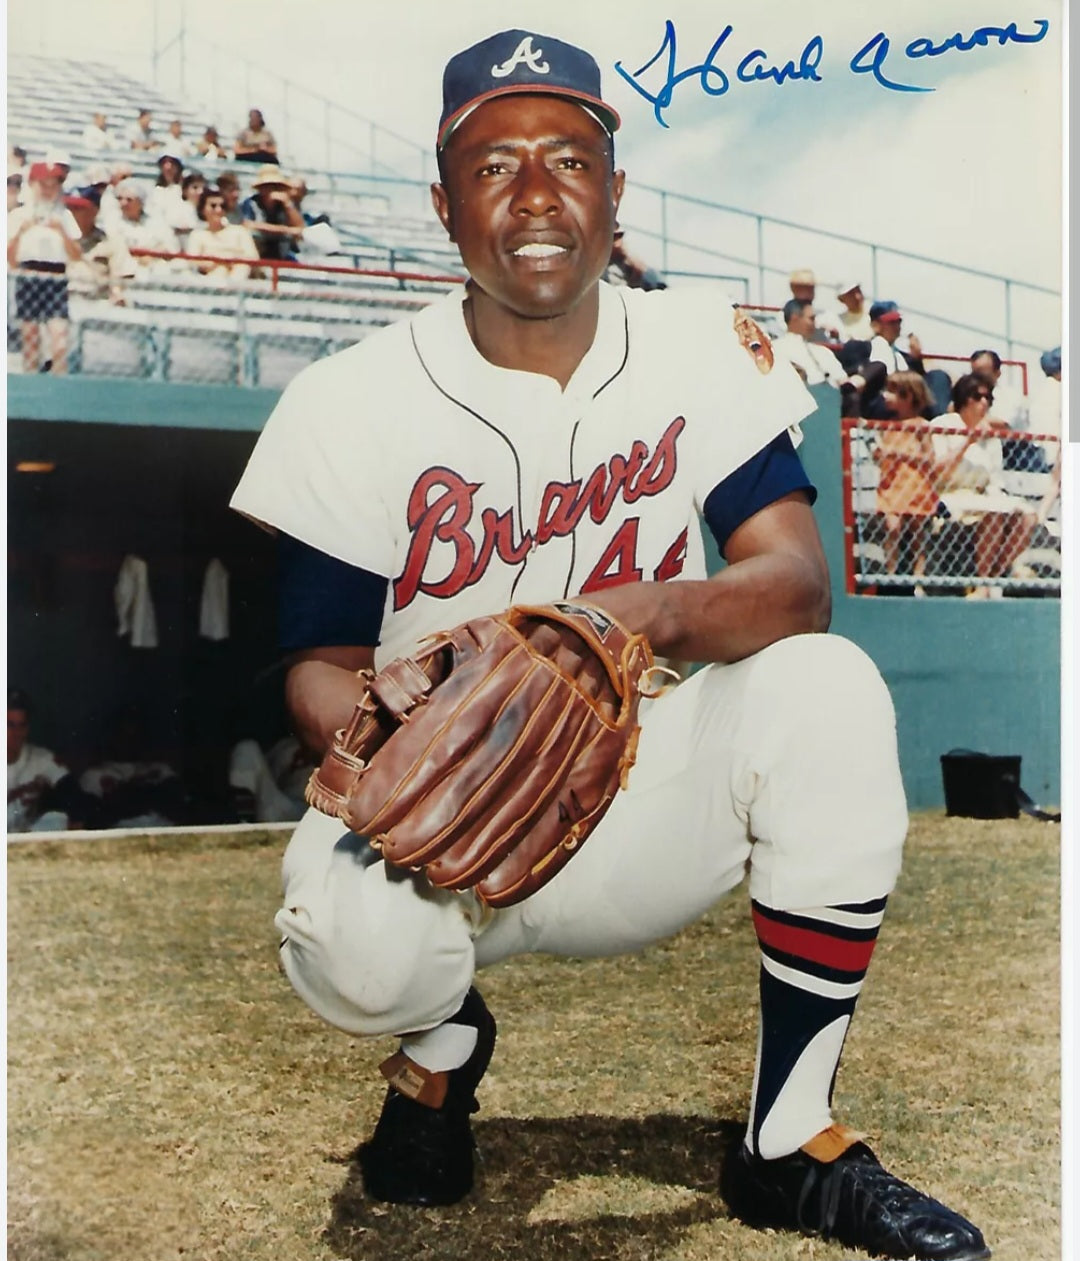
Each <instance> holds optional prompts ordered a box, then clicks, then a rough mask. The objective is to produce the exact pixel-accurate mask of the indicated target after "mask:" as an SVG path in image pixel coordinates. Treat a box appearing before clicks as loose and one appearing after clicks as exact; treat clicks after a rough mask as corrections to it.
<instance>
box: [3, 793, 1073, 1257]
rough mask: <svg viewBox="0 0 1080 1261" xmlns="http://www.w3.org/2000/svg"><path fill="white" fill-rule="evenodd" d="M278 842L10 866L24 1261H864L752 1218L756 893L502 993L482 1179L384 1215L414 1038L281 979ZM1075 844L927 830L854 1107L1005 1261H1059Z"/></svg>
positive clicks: (537, 968)
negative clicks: (745, 1135) (1071, 847)
mask: <svg viewBox="0 0 1080 1261" xmlns="http://www.w3.org/2000/svg"><path fill="white" fill-rule="evenodd" d="M281 844H282V842H281V838H280V837H274V838H269V837H262V836H261V835H258V834H256V835H255V836H252V835H247V836H244V837H242V838H241V837H236V836H225V835H207V836H202V837H194V838H193V837H183V838H157V839H154V838H146V839H134V838H123V839H121V838H116V839H108V840H102V841H98V842H94V843H82V844H78V843H66V844H65V843H52V842H47V843H42V844H40V845H19V846H12V847H11V848H10V849H9V851H8V1003H9V1008H8V1020H9V1023H8V1052H9V1067H8V1219H9V1242H8V1256H9V1258H11V1259H13V1261H61V1259H64V1261H177V1259H183V1261H189V1259H195V1261H217V1259H221V1261H226V1259H227V1261H271V1259H272V1261H308V1259H311V1261H330V1259H331V1258H342V1259H350V1261H351V1259H354V1258H355V1259H356V1261H360V1259H361V1258H362V1259H364V1261H411V1259H412V1258H445V1259H447V1261H465V1259H466V1258H470V1259H471V1258H483V1259H484V1261H488V1259H491V1261H555V1259H556V1258H558V1259H560V1261H601V1259H603V1261H644V1259H645V1258H650V1259H651V1258H656V1259H660V1258H663V1259H664V1261H705V1259H706V1258H723V1259H724V1261H751V1259H753V1261H781V1259H783V1261H789V1259H796V1258H800V1259H806V1258H814V1259H816V1261H840V1259H841V1258H844V1257H850V1255H851V1254H850V1251H845V1250H844V1249H841V1248H838V1247H835V1246H833V1245H827V1244H823V1243H821V1242H820V1241H811V1240H807V1239H800V1238H798V1237H795V1236H787V1235H772V1234H761V1233H758V1232H754V1231H750V1230H748V1229H746V1228H745V1227H743V1226H741V1225H740V1224H738V1223H736V1222H733V1221H731V1220H729V1219H728V1217H727V1214H726V1211H725V1209H724V1207H723V1203H722V1201H721V1200H720V1198H719V1196H718V1195H717V1194H716V1191H715V1184H716V1174H717V1169H718V1166H719V1162H720V1157H721V1152H722V1150H723V1148H724V1145H725V1144H726V1143H727V1141H728V1140H729V1139H730V1138H731V1137H732V1136H734V1135H735V1134H736V1133H737V1132H738V1130H739V1123H740V1121H741V1120H742V1119H743V1118H745V1114H746V1108H747V1099H748V1092H749V1087H750V1081H751V1075H752V1068H753V1054H754V1039H755V1003H754V995H755V986H756V978H757V952H756V946H755V943H754V940H753V934H752V931H751V929H750V926H749V921H748V913H747V905H746V899H745V897H744V896H742V895H741V894H738V893H737V894H736V895H734V896H733V897H732V898H730V899H728V900H727V901H726V902H725V903H723V904H722V905H721V906H720V907H718V908H716V910H715V911H713V912H712V913H711V914H710V915H709V917H708V918H707V919H706V920H704V921H702V922H700V923H699V924H697V925H695V926H694V927H693V928H691V929H690V930H688V931H687V932H685V933H683V934H681V935H680V936H679V937H677V938H675V939H673V940H671V941H669V942H665V943H662V944H660V945H657V946H655V947H653V948H652V949H650V950H649V951H647V952H645V953H643V954H641V955H637V956H633V957H631V958H622V959H614V960H602V961H589V962H577V961H553V960H550V959H542V958H524V959H517V960H512V961H510V962H508V963H505V964H502V965H500V966H498V967H496V968H493V969H491V970H490V971H489V972H487V973H485V974H483V976H482V978H481V984H482V988H483V990H484V993H485V996H486V997H487V999H488V1002H489V1005H490V1006H491V1008H492V1010H493V1011H494V1012H495V1013H496V1016H497V1017H498V1020H499V1024H500V1038H499V1044H498V1047H497V1049H496V1052H495V1059H494V1061H493V1064H492V1067H491V1070H490V1072H489V1074H488V1076H487V1077H486V1078H485V1080H484V1084H483V1087H482V1091H481V1103H482V1105H483V1109H482V1111H481V1112H480V1114H479V1116H478V1117H477V1121H476V1133H477V1139H478V1142H479V1144H480V1149H481V1153H482V1157H483V1174H482V1182H481V1185H480V1186H479V1187H478V1188H477V1190H476V1191H475V1192H474V1193H473V1195H472V1196H470V1197H469V1198H468V1199H467V1200H466V1201H465V1202H463V1203H462V1204H461V1205H459V1206H457V1207H455V1208H453V1209H450V1210H440V1211H417V1210H408V1209H401V1208H388V1207H385V1206H379V1205H376V1204H373V1203H370V1202H368V1201H366V1200H365V1199H364V1197H363V1194H362V1191H361V1189H360V1185H359V1179H358V1173H357V1170H356V1168H355V1166H354V1164H353V1163H351V1160H350V1157H351V1154H352V1153H353V1151H354V1150H355V1147H356V1145H357V1144H358V1142H359V1141H360V1140H361V1139H362V1138H363V1137H364V1136H365V1135H366V1134H367V1132H368V1131H369V1129H370V1127H371V1125H372V1123H373V1121H374V1118H375V1117H376V1115H377V1113H378V1109H379V1104H380V1101H381V1096H382V1090H381V1087H380V1085H379V1080H380V1079H378V1078H377V1076H376V1074H375V1073H374V1067H375V1065H376V1064H377V1063H378V1062H379V1061H380V1060H381V1059H382V1058H383V1057H384V1056H385V1055H386V1054H387V1053H388V1052H389V1050H390V1049H391V1046H392V1044H391V1042H390V1041H389V1040H386V1041H382V1042H377V1043H376V1042H372V1043H365V1042H359V1041H355V1040H352V1039H349V1038H347V1037H345V1036H344V1035H343V1034H340V1033H338V1032H336V1031H335V1030H333V1029H331V1028H329V1027H327V1026H325V1025H323V1024H321V1023H320V1022H319V1021H318V1019H317V1018H316V1017H315V1016H313V1015H312V1014H311V1013H309V1012H308V1010H307V1009H306V1008H305V1007H304V1006H303V1005H302V1004H301V1003H300V1002H299V1001H298V1000H297V999H295V998H294V997H293V996H292V993H291V991H290V990H289V988H288V985H287V984H286V982H285V981H284V979H283V978H282V976H281V975H280V974H279V972H278V970H277V964H276V958H275V955H276V942H275V940H274V932H273V926H272V924H271V917H272V915H273V912H274V910H275V909H276V900H277V891H278V863H279V850H280V846H281ZM1058 845H1059V830H1058V828H1057V827H1054V826H1051V825H1047V824H1040V823H1035V822H1032V821H1030V820H1017V821H1016V822H1012V821H995V822H992V823H991V822H977V821H972V820H955V819H946V818H944V817H943V816H940V815H926V816H919V817H917V818H916V819H915V821H914V823H913V827H912V832H911V836H910V839H909V843H908V857H907V863H906V866H905V871H904V875H903V877H902V880H901V884H900V887H899V889H898V890H897V892H896V894H895V895H894V897H893V899H892V902H891V904H890V911H889V915H888V916H887V918H886V923H885V928H884V930H883V933H882V936H881V940H880V943H879V945H878V950H877V953H876V956H875V961H874V965H873V967H872V969H871V972H870V977H869V980H868V982H867V985H866V988H865V990H864V993H863V998H862V1001H861V1003H860V1009H859V1013H858V1015H857V1018H856V1022H855V1025H854V1027H853V1031H852V1034H851V1036H850V1038H849V1041H848V1048H847V1051H846V1053H845V1058H844V1064H843V1067H842V1070H841V1073H840V1078H839V1082H838V1086H837V1094H836V1100H835V1103H836V1109H837V1112H838V1114H839V1116H840V1117H841V1118H842V1119H843V1120H845V1121H847V1122H848V1123H849V1124H852V1125H855V1126H856V1127H858V1128H859V1129H862V1130H864V1131H867V1132H868V1133H869V1134H870V1139H871V1142H872V1144H873V1145H874V1146H875V1147H876V1148H877V1150H878V1152H879V1154H880V1155H881V1156H882V1157H883V1159H884V1160H885V1161H886V1163H887V1164H889V1165H890V1166H891V1167H892V1168H893V1169H894V1170H895V1171H896V1172H898V1173H900V1174H902V1175H904V1176H907V1177H908V1178H910V1179H911V1180H913V1181H916V1182H918V1183H919V1184H920V1185H922V1186H924V1187H925V1188H926V1189H928V1190H931V1191H933V1192H934V1193H935V1194H937V1195H938V1196H939V1197H940V1198H942V1199H944V1200H945V1201H946V1202H948V1203H950V1204H952V1205H953V1206H954V1207H956V1208H958V1209H960V1210H961V1211H964V1212H966V1213H967V1214H968V1215H969V1216H971V1217H972V1218H973V1219H974V1220H975V1221H976V1222H978V1224H979V1225H980V1226H981V1227H982V1229H983V1230H984V1233H985V1234H986V1237H987V1241H988V1242H989V1243H990V1244H991V1246H992V1247H993V1249H994V1255H995V1257H996V1258H998V1259H999V1261H1008V1259H1011V1258H1015V1259H1016V1261H1044V1259H1045V1261H1050V1259H1051V1258H1056V1257H1059V1256H1060V1242H1059V1226H1058V1222H1059V1208H1058V1188H1059V1173H1058V1159H1059V1112H1058V1097H1059V1090H1058V1074H1059V1052H1058V1028H1059V1023H1058V988H1059V981H1058V881H1057V870H1058Z"/></svg>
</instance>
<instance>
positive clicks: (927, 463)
mask: <svg viewBox="0 0 1080 1261" xmlns="http://www.w3.org/2000/svg"><path fill="white" fill-rule="evenodd" d="M881 397H882V401H883V403H884V409H885V414H886V415H887V416H888V418H889V419H890V420H894V421H901V422H903V426H902V427H900V426H897V427H896V428H885V427H883V428H881V429H879V430H877V431H876V434H875V436H876V438H877V442H876V444H875V446H874V460H875V462H876V463H877V465H878V471H879V481H878V488H877V510H878V512H879V513H881V518H882V524H883V525H884V527H885V540H884V549H885V572H886V573H889V574H895V573H896V572H897V571H898V569H899V562H900V558H901V555H902V553H903V552H905V551H906V552H908V553H909V554H910V557H911V572H912V573H913V574H914V576H915V579H916V583H915V594H916V595H917V596H920V595H923V594H925V592H924V591H923V588H922V586H921V585H920V584H919V582H918V579H920V578H921V577H922V576H923V574H924V573H925V572H926V545H927V542H928V540H929V537H930V524H931V521H932V519H933V517H934V514H935V513H936V512H937V507H938V492H937V484H936V477H937V462H936V460H935V456H934V444H933V442H932V440H931V437H930V426H929V425H928V424H927V422H926V420H925V419H924V413H925V411H926V409H927V407H928V406H929V403H930V392H929V390H927V388H926V382H925V381H924V380H923V379H922V377H921V376H919V374H918V373H917V372H891V373H889V375H888V376H887V377H886V378H885V387H884V389H883V390H882V394H881Z"/></svg>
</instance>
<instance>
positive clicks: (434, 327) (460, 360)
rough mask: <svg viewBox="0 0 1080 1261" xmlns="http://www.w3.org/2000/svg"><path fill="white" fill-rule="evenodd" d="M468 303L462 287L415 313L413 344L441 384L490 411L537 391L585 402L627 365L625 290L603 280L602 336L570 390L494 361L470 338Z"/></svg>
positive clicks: (465, 401)
mask: <svg viewBox="0 0 1080 1261" xmlns="http://www.w3.org/2000/svg"><path fill="white" fill-rule="evenodd" d="M464 301H465V290H464V286H462V288H461V289H460V290H455V291H454V292H453V293H451V294H448V295H447V296H446V298H444V299H443V300H441V301H438V302H434V303H432V304H431V306H429V307H426V308H425V309H424V310H423V311H421V312H419V314H417V315H415V316H414V317H413V319H412V330H413V343H414V345H415V347H416V352H417V354H418V355H419V357H420V360H421V362H422V364H423V366H424V369H425V371H426V372H427V374H428V376H429V377H431V379H432V381H433V383H434V384H435V385H436V387H437V388H438V389H440V390H441V391H442V392H443V393H445V394H447V395H449V396H450V397H451V398H453V399H455V400H456V401H458V402H460V403H462V404H464V405H465V406H466V407H468V408H470V409H473V410H475V411H478V412H480V413H482V414H484V415H489V414H491V413H495V414H504V415H505V414H507V413H509V412H512V411H513V409H515V408H516V407H518V406H519V405H520V404H521V402H522V400H523V398H532V399H535V398H536V397H537V395H542V396H544V397H545V398H546V397H548V396H550V398H551V402H552V405H553V406H560V402H559V400H560V399H561V400H562V403H561V406H565V405H568V404H569V405H576V404H578V403H581V404H585V403H587V402H588V401H590V400H591V399H592V398H594V397H595V396H596V395H597V394H599V393H600V391H601V390H602V389H603V388H604V386H605V385H607V383H608V382H609V381H611V380H612V379H613V378H614V377H616V376H618V375H619V373H620V372H621V371H622V368H623V366H624V365H625V363H626V358H627V350H628V332H627V317H626V307H625V305H624V303H623V299H622V297H621V296H620V294H619V291H618V290H617V289H615V288H614V287H613V286H612V285H609V284H607V283H605V282H604V281H600V303H599V316H598V319H597V325H596V336H595V337H594V338H593V344H592V345H591V346H590V347H589V349H588V351H587V352H586V354H585V357H584V358H583V359H582V361H581V363H580V364H578V366H577V370H576V371H575V372H574V375H573V376H572V377H571V379H570V381H569V382H568V383H567V387H566V390H565V391H562V390H560V388H559V383H558V382H557V381H556V380H555V379H554V378H553V377H548V376H544V375H543V374H540V373H535V372H522V371H519V370H518V369H514V368H500V367H497V366H496V365H495V364H493V363H489V362H488V361H487V360H486V359H485V358H484V356H483V355H481V354H480V352H479V351H478V350H477V349H476V347H475V346H474V345H473V342H472V338H471V337H470V336H469V331H468V329H467V328H466V326H465V313H464V310H463V309H462V308H463V303H464ZM530 410H531V409H530Z"/></svg>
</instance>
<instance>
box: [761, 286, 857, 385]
mask: <svg viewBox="0 0 1080 1261" xmlns="http://www.w3.org/2000/svg"><path fill="white" fill-rule="evenodd" d="M784 324H785V326H786V328H787V332H786V333H785V334H784V335H783V336H782V337H778V338H777V339H776V341H775V342H773V350H774V351H775V353H776V355H777V356H778V357H779V358H781V359H786V360H787V361H788V363H790V364H791V365H792V366H793V367H794V369H795V371H796V372H798V374H799V376H801V377H802V379H803V380H804V381H805V382H806V384H807V385H820V384H821V383H822V382H823V381H827V382H828V383H829V385H833V386H835V387H836V388H837V389H839V388H840V387H841V386H842V385H843V384H845V382H847V381H848V380H849V377H848V374H847V372H846V371H845V370H844V367H843V365H842V364H841V363H840V360H839V359H837V357H836V356H835V355H834V354H833V352H832V351H831V350H830V349H829V348H828V347H827V346H821V345H815V344H814V334H815V332H816V331H817V329H816V324H817V320H816V316H815V314H814V307H813V304H812V303H811V302H809V301H807V299H805V298H792V299H791V300H790V301H788V302H785V303H784Z"/></svg>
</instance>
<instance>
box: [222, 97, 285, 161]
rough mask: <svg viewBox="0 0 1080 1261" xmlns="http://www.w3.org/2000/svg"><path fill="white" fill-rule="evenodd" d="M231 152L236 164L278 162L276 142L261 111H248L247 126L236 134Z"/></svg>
mask: <svg viewBox="0 0 1080 1261" xmlns="http://www.w3.org/2000/svg"><path fill="white" fill-rule="evenodd" d="M233 152H234V156H235V157H236V160H237V162H276V161H277V160H278V151H277V141H276V140H275V139H274V133H273V132H272V131H270V129H269V128H268V127H267V125H266V120H265V119H264V118H263V116H262V111H261V110H257V109H251V110H248V125H247V126H246V127H245V128H244V129H243V130H242V131H240V132H239V133H238V135H237V137H236V144H235V145H234V146H233Z"/></svg>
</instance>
